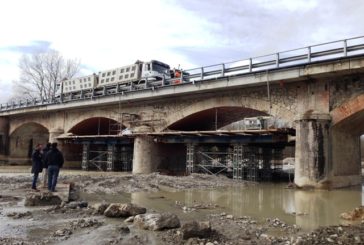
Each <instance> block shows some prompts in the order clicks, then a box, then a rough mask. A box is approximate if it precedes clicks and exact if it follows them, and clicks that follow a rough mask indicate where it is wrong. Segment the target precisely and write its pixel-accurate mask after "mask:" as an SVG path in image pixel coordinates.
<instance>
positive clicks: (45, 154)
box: [42, 142, 51, 188]
mask: <svg viewBox="0 0 364 245" xmlns="http://www.w3.org/2000/svg"><path fill="white" fill-rule="evenodd" d="M50 149H51V143H49V142H48V143H47V144H46V147H44V148H43V150H42V153H43V154H42V155H43V169H44V171H43V174H42V181H43V187H44V188H47V182H48V170H47V169H48V166H47V164H46V162H45V158H46V156H47V153H48V151H49V150H50Z"/></svg>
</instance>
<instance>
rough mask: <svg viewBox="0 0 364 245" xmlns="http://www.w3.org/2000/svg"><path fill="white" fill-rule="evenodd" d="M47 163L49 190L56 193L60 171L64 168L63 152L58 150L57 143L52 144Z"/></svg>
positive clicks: (46, 159)
mask: <svg viewBox="0 0 364 245" xmlns="http://www.w3.org/2000/svg"><path fill="white" fill-rule="evenodd" d="M45 163H46V165H47V166H48V190H49V191H52V192H55V191H56V185H57V179H58V174H59V169H60V168H62V166H63V163H64V159H63V155H62V152H60V151H59V150H58V148H57V143H52V144H51V149H50V151H49V152H48V153H47V155H46V158H45Z"/></svg>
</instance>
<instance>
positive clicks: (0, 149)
mask: <svg viewBox="0 0 364 245" xmlns="http://www.w3.org/2000/svg"><path fill="white" fill-rule="evenodd" d="M8 145H9V119H8V118H7V117H0V155H7V154H8Z"/></svg>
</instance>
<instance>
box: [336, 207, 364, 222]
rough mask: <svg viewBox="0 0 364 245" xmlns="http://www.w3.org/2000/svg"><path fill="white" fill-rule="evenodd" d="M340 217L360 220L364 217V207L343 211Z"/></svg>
mask: <svg viewBox="0 0 364 245" xmlns="http://www.w3.org/2000/svg"><path fill="white" fill-rule="evenodd" d="M340 218H342V219H345V220H359V219H363V218H364V207H363V206H361V207H358V208H355V209H354V210H353V211H350V212H346V213H342V214H341V215H340Z"/></svg>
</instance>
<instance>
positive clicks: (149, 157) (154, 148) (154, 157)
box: [133, 136, 161, 174]
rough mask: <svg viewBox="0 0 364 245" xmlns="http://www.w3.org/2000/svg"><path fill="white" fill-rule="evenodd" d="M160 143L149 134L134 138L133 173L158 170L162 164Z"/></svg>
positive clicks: (146, 172)
mask: <svg viewBox="0 0 364 245" xmlns="http://www.w3.org/2000/svg"><path fill="white" fill-rule="evenodd" d="M158 148H159V147H158V143H155V142H154V141H153V138H152V137H149V136H138V137H136V138H135V139H134V153H133V174H149V173H153V172H155V171H157V169H158V166H159V164H160V161H161V159H160V155H159V149H158Z"/></svg>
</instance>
